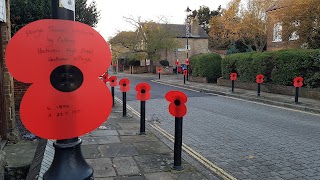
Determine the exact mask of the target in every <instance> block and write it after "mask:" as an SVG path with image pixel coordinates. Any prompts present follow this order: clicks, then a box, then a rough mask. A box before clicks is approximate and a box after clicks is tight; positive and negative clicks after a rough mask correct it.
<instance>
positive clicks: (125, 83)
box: [119, 78, 130, 117]
mask: <svg viewBox="0 0 320 180" xmlns="http://www.w3.org/2000/svg"><path fill="white" fill-rule="evenodd" d="M119 86H120V91H121V92H122V105H123V113H122V115H123V117H126V116H127V92H128V91H129V90H130V81H129V79H127V78H123V79H121V80H120V81H119Z"/></svg>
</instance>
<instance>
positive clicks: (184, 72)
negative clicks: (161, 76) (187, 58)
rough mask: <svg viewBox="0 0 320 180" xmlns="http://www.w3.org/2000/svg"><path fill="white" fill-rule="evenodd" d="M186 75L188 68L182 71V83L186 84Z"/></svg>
mask: <svg viewBox="0 0 320 180" xmlns="http://www.w3.org/2000/svg"><path fill="white" fill-rule="evenodd" d="M186 76H188V70H184V71H183V84H186Z"/></svg>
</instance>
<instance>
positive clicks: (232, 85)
mask: <svg viewBox="0 0 320 180" xmlns="http://www.w3.org/2000/svg"><path fill="white" fill-rule="evenodd" d="M231 91H232V93H234V80H231Z"/></svg>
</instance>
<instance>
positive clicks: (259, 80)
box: [256, 74, 264, 84]
mask: <svg viewBox="0 0 320 180" xmlns="http://www.w3.org/2000/svg"><path fill="white" fill-rule="evenodd" d="M263 81H264V75H262V74H258V75H257V76H256V82H257V83H258V84H261V83H263Z"/></svg>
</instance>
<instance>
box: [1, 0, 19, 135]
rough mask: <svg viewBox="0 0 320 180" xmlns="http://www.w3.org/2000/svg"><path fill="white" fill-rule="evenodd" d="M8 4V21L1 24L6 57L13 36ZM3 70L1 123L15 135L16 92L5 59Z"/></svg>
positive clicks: (9, 132) (5, 129)
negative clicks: (7, 47) (6, 50)
mask: <svg viewBox="0 0 320 180" xmlns="http://www.w3.org/2000/svg"><path fill="white" fill-rule="evenodd" d="M6 6H7V23H4V24H2V26H1V32H2V34H1V40H2V52H0V53H3V56H2V57H4V54H5V49H6V46H7V44H8V41H9V40H10V38H11V24H10V0H6ZM0 62H2V63H3V64H2V72H3V74H2V75H3V93H4V94H3V95H4V106H5V107H4V111H5V112H4V120H2V122H1V125H5V126H3V129H4V131H5V134H6V135H9V136H8V137H7V138H10V136H13V135H12V134H11V132H12V131H13V130H14V129H15V127H16V126H15V125H16V122H15V108H14V92H13V78H12V76H11V75H10V74H9V72H8V69H7V68H6V64H5V60H4V59H2V61H0Z"/></svg>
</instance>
